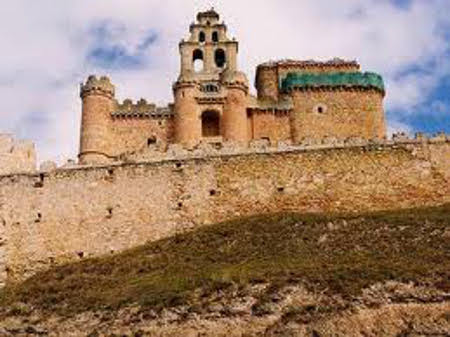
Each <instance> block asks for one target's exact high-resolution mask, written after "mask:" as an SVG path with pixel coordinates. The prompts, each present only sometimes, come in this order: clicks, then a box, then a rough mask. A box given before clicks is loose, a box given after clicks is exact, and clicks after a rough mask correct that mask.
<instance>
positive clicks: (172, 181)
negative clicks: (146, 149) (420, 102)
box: [0, 137, 450, 283]
mask: <svg viewBox="0 0 450 337" xmlns="http://www.w3.org/2000/svg"><path fill="white" fill-rule="evenodd" d="M449 163H450V142H449V139H448V138H445V137H443V139H442V140H440V141H436V142H431V141H424V142H420V141H414V142H407V141H405V142H404V143H403V142H402V141H401V140H399V142H397V143H393V142H391V143H389V144H388V143H385V144H365V145H362V146H357V145H354V146H345V145H342V146H337V145H336V144H335V145H332V146H328V147H327V146H326V145H324V146H322V147H320V146H316V147H313V146H311V147H310V148H308V147H297V148H295V147H292V148H289V147H286V148H285V149H284V150H282V149H278V150H270V151H269V150H267V149H264V148H261V149H260V150H258V151H255V150H254V152H253V153H247V154H230V155H223V154H222V155H217V156H214V155H212V156H209V157H198V158H185V159H183V160H181V159H173V160H168V159H166V160H161V161H154V162H142V163H121V164H117V165H109V166H90V167H77V168H73V169H68V168H65V169H58V170H55V171H52V172H47V173H38V174H21V175H9V176H2V177H0V201H1V207H0V283H5V282H6V281H16V280H20V279H23V278H25V277H27V276H30V275H32V274H33V273H35V272H37V271H39V270H43V269H46V268H48V267H49V266H52V265H56V264H60V263H64V262H69V261H76V260H79V259H82V258H86V257H92V256H99V255H105V254H110V253H112V252H117V251H122V250H124V249H128V248H131V247H133V246H136V245H139V244H143V243H145V242H147V241H152V240H157V239H161V238H164V237H167V236H170V235H173V234H175V233H179V232H184V231H188V230H192V229H194V228H198V227H199V226H204V225H208V224H212V223H216V222H218V221H222V220H228V219H232V218H236V217H242V216H250V215H254V214H262V213H270V212H283V211H295V212H359V211H374V210H379V209H392V208H408V207H415V206H432V205H440V204H443V203H448V202H450V165H449ZM2 270H3V271H6V272H2Z"/></svg>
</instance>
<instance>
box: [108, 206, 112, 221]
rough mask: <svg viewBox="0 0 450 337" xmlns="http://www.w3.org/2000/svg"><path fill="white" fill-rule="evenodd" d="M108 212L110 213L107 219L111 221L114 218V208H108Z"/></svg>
mask: <svg viewBox="0 0 450 337" xmlns="http://www.w3.org/2000/svg"><path fill="white" fill-rule="evenodd" d="M107 211H108V215H107V218H108V219H111V218H112V216H113V208H112V207H108V208H107Z"/></svg>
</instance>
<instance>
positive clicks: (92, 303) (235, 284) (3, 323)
mask: <svg viewBox="0 0 450 337" xmlns="http://www.w3.org/2000/svg"><path fill="white" fill-rule="evenodd" d="M0 294H1V295H0V304H1V309H0V335H2V336H3V335H5V336H38V335H39V336H91V337H94V336H179V335H186V336H197V335H198V336H221V335H227V336H328V335H329V334H331V333H334V334H335V335H337V336H349V335H354V336H363V335H366V336H377V335H386V336H390V335H393V336H395V335H397V336H416V335H418V336H419V335H430V336H431V335H433V336H449V335H450V205H445V206H442V207H438V208H427V209H412V210H402V211H395V212H378V213H371V214H363V215H361V214H359V215H338V214H336V215H330V214H329V215H323V214H319V215H311V214H277V215H261V216H256V217H252V218H248V219H237V220H234V221H231V222H227V223H221V224H217V225H214V226H210V227H208V228H203V229H199V230H197V231H195V232H190V233H184V234H179V235H177V236H175V237H172V238H169V239H165V240H161V241H158V242H154V243H149V244H147V245H145V246H142V247H138V248H135V249H132V250H129V251H127V252H124V253H122V254H117V255H111V256H107V257H103V258H99V259H90V260H84V261H81V262H79V263H75V264H70V265H65V266H61V267H58V268H55V269H53V270H50V271H48V272H45V273H41V274H38V275H36V276H34V277H32V278H30V279H29V280H27V281H26V282H24V283H23V284H20V285H17V286H16V287H10V288H8V289H4V290H3V292H2V293H0ZM380 317H383V319H381V318H380ZM381 323H382V324H381ZM339 329H341V330H342V331H341V330H339ZM364 329H366V330H367V329H368V330H367V331H366V330H364ZM380 329H381V330H380ZM180 331H182V333H181V332H180ZM383 331H384V332H383Z"/></svg>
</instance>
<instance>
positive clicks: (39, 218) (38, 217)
mask: <svg viewBox="0 0 450 337" xmlns="http://www.w3.org/2000/svg"><path fill="white" fill-rule="evenodd" d="M41 220H42V214H41V213H38V214H37V218H36V221H35V222H36V223H39V222H41Z"/></svg>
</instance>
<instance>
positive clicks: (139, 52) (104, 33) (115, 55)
mask: <svg viewBox="0 0 450 337" xmlns="http://www.w3.org/2000/svg"><path fill="white" fill-rule="evenodd" d="M88 34H89V36H90V37H92V38H91V40H92V42H91V45H90V47H89V50H88V52H87V55H86V61H87V62H88V63H90V64H92V65H94V66H96V67H99V68H103V69H114V68H115V69H125V70H128V69H142V68H144V67H145V66H147V65H148V63H149V61H150V55H149V53H148V49H149V48H150V47H151V46H152V45H153V44H155V43H156V42H157V37H158V35H157V34H156V33H155V32H153V31H149V32H147V33H146V34H145V35H144V36H143V37H142V40H141V41H137V44H136V45H132V44H130V43H128V39H127V35H129V32H128V30H127V27H126V26H125V25H124V24H123V23H119V22H114V21H102V22H100V23H94V25H93V27H92V28H91V29H90V30H89V31H88Z"/></svg>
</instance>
